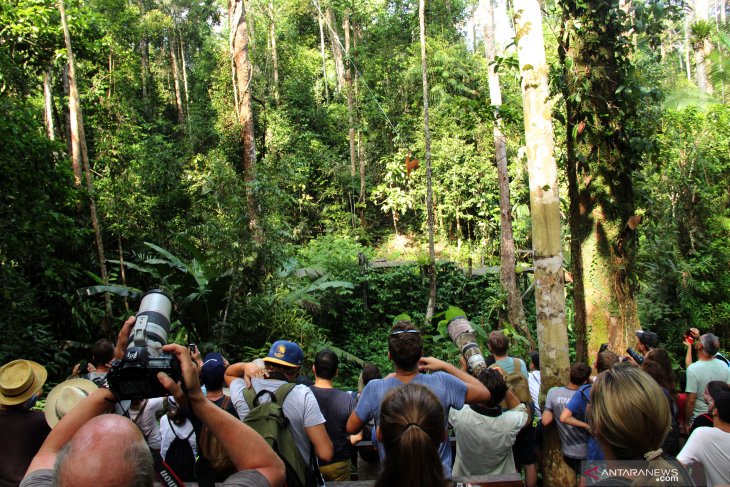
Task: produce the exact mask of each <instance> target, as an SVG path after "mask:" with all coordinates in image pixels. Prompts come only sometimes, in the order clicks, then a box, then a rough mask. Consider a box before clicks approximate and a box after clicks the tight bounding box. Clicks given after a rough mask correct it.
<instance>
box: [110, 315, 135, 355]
mask: <svg viewBox="0 0 730 487" xmlns="http://www.w3.org/2000/svg"><path fill="white" fill-rule="evenodd" d="M136 319H137V318H136V317H135V316H134V315H132V316H130V317H129V318H127V321H125V322H124V324H123V325H122V329H121V330H119V335H118V336H117V344H116V346H115V347H114V358H115V359H116V360H121V359H122V358H123V357H124V352H126V351H127V345H128V344H129V335H130V333H132V328H133V327H134V322H135V320H136Z"/></svg>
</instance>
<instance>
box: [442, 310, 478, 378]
mask: <svg viewBox="0 0 730 487" xmlns="http://www.w3.org/2000/svg"><path fill="white" fill-rule="evenodd" d="M447 329H448V331H449V336H450V337H451V341H452V342H454V345H456V347H457V348H458V349H459V350H460V351H461V354H462V355H463V356H464V360H466V364H467V366H468V367H469V373H470V374H471V375H473V376H475V377H476V376H478V375H479V374H480V373H481V371H483V370H486V369H487V364H486V362H485V361H484V356H483V355H482V350H481V349H480V348H479V345H477V339H476V336H474V330H473V329H472V327H471V324H470V323H469V320H467V319H466V318H465V317H464V316H457V317H456V318H454V319H452V320H451V321H450V322H449V324H448V327H447Z"/></svg>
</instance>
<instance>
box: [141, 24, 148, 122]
mask: <svg viewBox="0 0 730 487" xmlns="http://www.w3.org/2000/svg"><path fill="white" fill-rule="evenodd" d="M139 52H140V56H139V58H140V71H141V73H140V77H141V78H142V110H143V112H144V113H145V115H147V116H148V115H149V113H148V111H149V104H150V97H149V90H148V89H147V81H148V77H149V52H148V50H147V36H146V34H144V33H143V34H142V40H140V41H139Z"/></svg>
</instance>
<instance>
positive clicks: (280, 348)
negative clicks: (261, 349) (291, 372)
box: [264, 340, 304, 367]
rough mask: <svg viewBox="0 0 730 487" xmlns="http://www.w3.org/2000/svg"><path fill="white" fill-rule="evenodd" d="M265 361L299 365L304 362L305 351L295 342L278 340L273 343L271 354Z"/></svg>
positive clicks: (289, 365) (290, 365)
mask: <svg viewBox="0 0 730 487" xmlns="http://www.w3.org/2000/svg"><path fill="white" fill-rule="evenodd" d="M264 362H269V363H274V364H279V365H284V366H286V367H299V366H300V365H302V362H304V353H303V352H302V349H301V348H299V345H297V344H296V343H294V342H290V341H288V340H278V341H276V342H274V344H273V345H271V348H270V349H269V355H268V356H267V357H266V358H265V359H264Z"/></svg>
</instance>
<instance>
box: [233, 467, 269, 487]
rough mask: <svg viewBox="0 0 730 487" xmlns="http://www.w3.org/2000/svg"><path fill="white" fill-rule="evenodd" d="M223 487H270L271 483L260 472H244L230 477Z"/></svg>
mask: <svg viewBox="0 0 730 487" xmlns="http://www.w3.org/2000/svg"><path fill="white" fill-rule="evenodd" d="M222 485H223V486H224V487H269V481H268V480H266V477H264V476H263V475H262V474H261V472H259V471H258V470H242V471H240V472H236V473H234V474H233V475H231V476H230V477H228V478H227V479H226V480H225V481H224V482H223V484H222Z"/></svg>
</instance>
